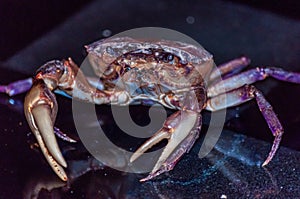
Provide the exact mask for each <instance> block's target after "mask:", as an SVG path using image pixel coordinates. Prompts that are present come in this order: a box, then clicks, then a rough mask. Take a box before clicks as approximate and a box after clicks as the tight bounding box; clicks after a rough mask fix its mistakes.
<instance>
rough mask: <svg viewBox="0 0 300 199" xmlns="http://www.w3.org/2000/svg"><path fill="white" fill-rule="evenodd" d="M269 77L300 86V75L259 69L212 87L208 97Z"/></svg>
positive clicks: (278, 69)
mask: <svg viewBox="0 0 300 199" xmlns="http://www.w3.org/2000/svg"><path fill="white" fill-rule="evenodd" d="M269 76H271V77H273V78H275V79H278V80H282V81H286V82H292V83H298V84H300V73H295V72H289V71H285V70H283V69H281V68H260V67H257V68H255V69H251V70H248V71H245V72H243V73H240V74H238V75H235V76H232V77H230V78H228V79H225V80H223V81H220V82H217V83H215V84H213V85H210V86H209V89H208V97H213V96H217V95H219V94H221V93H224V90H225V91H231V90H234V89H236V88H240V87H242V86H243V85H245V84H249V85H250V84H252V83H254V82H256V81H260V80H264V79H265V78H267V77H269Z"/></svg>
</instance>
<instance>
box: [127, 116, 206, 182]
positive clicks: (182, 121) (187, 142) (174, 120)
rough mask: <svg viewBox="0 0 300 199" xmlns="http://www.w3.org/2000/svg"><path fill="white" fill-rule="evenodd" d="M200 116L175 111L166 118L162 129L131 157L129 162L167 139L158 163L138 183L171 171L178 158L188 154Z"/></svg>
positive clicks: (196, 132) (197, 129) (197, 130)
mask: <svg viewBox="0 0 300 199" xmlns="http://www.w3.org/2000/svg"><path fill="white" fill-rule="evenodd" d="M200 117H201V116H200V115H199V114H198V113H196V112H192V111H177V112H175V113H174V114H172V115H171V116H170V117H168V118H167V120H166V121H165V123H164V125H163V127H162V128H161V129H160V130H159V131H158V132H157V133H155V134H154V135H153V136H152V137H151V138H150V139H149V140H147V141H146V142H145V143H144V144H143V145H142V146H140V148H139V149H138V150H137V151H136V152H135V153H134V154H133V155H132V156H131V158H130V162H133V161H134V160H136V159H137V158H138V157H140V156H141V155H142V154H143V153H144V152H146V151H147V150H148V149H150V148H151V147H152V146H154V145H155V144H157V143H159V142H160V141H161V140H163V139H168V144H167V145H166V147H165V148H164V150H163V152H162V154H161V155H160V157H159V159H158V161H157V162H156V164H155V166H154V168H153V170H152V171H151V172H150V174H149V175H148V176H147V177H146V178H144V179H141V180H140V181H146V180H150V179H152V178H154V177H155V176H158V175H160V174H161V173H164V172H166V171H169V170H172V169H173V167H174V166H175V165H176V163H177V161H178V160H179V159H180V157H181V156H182V155H183V154H184V153H186V152H188V151H189V150H190V148H191V146H192V145H193V143H194V142H195V140H196V139H197V138H198V135H199V128H200V126H201V118H200Z"/></svg>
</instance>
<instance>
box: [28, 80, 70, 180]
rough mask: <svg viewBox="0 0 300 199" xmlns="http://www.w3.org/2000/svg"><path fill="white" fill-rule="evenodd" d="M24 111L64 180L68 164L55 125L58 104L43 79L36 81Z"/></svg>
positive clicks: (39, 141) (37, 137)
mask: <svg viewBox="0 0 300 199" xmlns="http://www.w3.org/2000/svg"><path fill="white" fill-rule="evenodd" d="M24 111H25V116H26V119H27V121H28V123H29V126H30V128H31V130H32V132H33V134H34V135H35V137H36V139H37V141H38V144H39V146H40V148H41V150H42V152H43V154H44V156H45V157H46V159H47V161H48V162H49V164H50V165H51V167H52V169H53V170H54V171H55V173H56V174H57V175H58V176H59V177H60V178H61V179H62V180H63V181H66V180H67V175H66V173H65V171H64V169H63V167H67V163H66V161H65V159H64V158H63V156H62V154H61V151H60V149H59V147H58V144H57V141H56V138H55V135H54V130H53V128H54V126H53V123H54V121H55V118H56V114H57V102H56V99H55V96H54V94H53V93H52V92H51V90H50V89H49V88H48V86H47V85H46V84H45V82H44V81H43V80H42V79H36V80H35V82H34V83H33V86H32V88H31V90H30V91H29V92H28V93H27V95H26V97H25V103H24Z"/></svg>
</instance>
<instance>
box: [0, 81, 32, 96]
mask: <svg viewBox="0 0 300 199" xmlns="http://www.w3.org/2000/svg"><path fill="white" fill-rule="evenodd" d="M31 86H32V78H27V79H23V80H18V81H15V82H12V83H10V84H8V85H0V93H6V94H8V95H9V96H14V95H17V94H20V93H25V92H27V91H28V90H29V89H30V88H31Z"/></svg>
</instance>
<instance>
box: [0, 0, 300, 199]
mask: <svg viewBox="0 0 300 199" xmlns="http://www.w3.org/2000/svg"><path fill="white" fill-rule="evenodd" d="M145 5H147V6H146V7H145ZM124 8H130V9H129V10H130V12H125V11H124ZM112 10H113V11H114V12H112ZM144 10H147V13H148V14H147V15H144V14H145V12H142V11H144ZM115 13H122V18H121V19H120V17H119V16H118V17H116V14H115ZM137 16H139V17H138V18H137ZM298 23H299V22H298ZM298 23H297V21H295V20H289V19H286V18H282V17H278V16H273V15H270V13H265V12H260V11H257V10H254V9H250V8H245V7H242V6H236V5H234V4H232V3H225V2H223V1H209V2H206V3H202V2H201V1H199V2H196V1H188V3H169V2H168V1H161V3H157V4H154V3H152V1H147V3H146V4H140V3H123V4H120V3H119V2H117V1H109V2H108V1H107V2H106V1H101V2H96V3H94V4H91V5H90V6H88V7H86V8H85V9H83V10H82V11H81V12H80V13H78V15H76V16H75V17H74V18H71V19H70V20H67V21H66V22H65V23H64V24H63V25H58V28H57V29H56V30H55V31H53V32H51V33H49V34H47V35H45V36H44V37H42V38H40V39H38V40H37V41H36V42H34V43H33V45H31V46H29V47H28V48H26V49H24V50H23V51H20V52H18V53H17V52H16V55H15V56H13V57H11V58H10V59H8V60H7V62H6V64H2V65H1V66H0V79H1V84H5V83H9V82H11V81H13V80H17V79H19V78H26V77H28V75H31V74H33V73H34V71H35V68H37V67H38V66H39V65H41V64H43V63H44V62H45V61H49V60H51V59H53V58H59V59H60V58H66V57H68V56H72V57H73V58H74V59H75V60H76V62H78V63H80V60H83V58H84V55H85V54H84V53H83V52H82V46H83V45H85V44H88V43H90V42H91V41H94V40H97V39H99V38H101V37H105V35H107V34H109V33H110V32H112V34H115V33H118V32H120V31H123V30H127V29H129V28H135V27H142V26H161V27H168V28H172V29H176V30H178V31H181V32H183V33H186V34H188V35H189V36H191V37H193V38H194V39H195V40H197V41H198V42H200V43H201V44H202V45H203V46H204V47H205V48H206V49H207V50H208V51H210V52H211V53H213V54H214V56H215V61H216V62H217V63H221V62H225V61H228V60H230V59H233V58H235V57H237V56H239V55H241V54H245V55H247V56H249V57H250V58H251V59H252V63H253V64H252V66H253V67H254V66H256V65H270V66H280V67H283V68H284V69H286V70H293V71H300V66H299V46H300V45H299V33H300V31H299V30H300V28H299V26H298V25H297V24H298ZM104 33H105V34H104ZM45 46H47V47H45ZM7 68H10V70H7ZM12 70H14V71H22V72H23V73H24V74H20V73H18V72H12ZM25 74H26V75H25ZM256 85H257V87H258V88H260V89H261V90H262V91H263V92H264V93H265V94H266V98H267V99H268V100H269V101H270V103H271V104H272V105H273V107H274V109H275V111H276V113H277V114H278V117H279V119H280V120H281V122H282V124H283V126H284V129H285V134H284V136H283V140H282V145H281V148H280V149H279V151H278V153H277V155H276V156H275V158H274V159H273V161H272V162H271V163H270V164H269V165H268V166H267V167H266V168H261V167H260V166H259V165H260V164H261V162H262V161H264V159H265V158H266V157H267V154H268V152H269V149H270V147H271V142H272V140H273V137H272V135H271V133H270V131H269V129H268V127H267V125H266V123H265V121H264V119H263V117H262V116H261V114H260V113H259V110H258V109H257V106H256V104H255V103H254V102H249V103H247V104H246V105H243V106H241V107H239V108H232V109H230V110H228V112H227V115H228V117H227V123H226V125H225V128H224V131H223V133H222V136H221V138H220V140H219V142H218V144H217V146H216V147H215V149H214V150H213V151H212V152H211V153H210V154H209V155H208V156H207V157H206V158H204V159H199V158H198V152H199V149H200V147H201V142H202V139H203V137H201V139H199V140H198V141H197V142H196V143H195V145H194V147H193V148H192V151H191V152H190V153H189V154H187V155H185V156H184V157H183V159H182V160H181V161H180V162H179V163H178V165H177V166H176V167H175V168H174V170H173V171H171V172H169V173H167V174H163V175H161V176H159V177H158V178H156V179H154V180H152V181H149V182H145V183H140V182H139V179H141V178H142V177H145V175H142V174H139V175H137V174H128V173H123V172H120V171H116V170H112V169H110V168H107V167H105V166H104V165H102V164H101V163H99V162H98V161H96V160H95V159H93V158H92V157H91V156H90V155H89V153H88V152H87V151H86V150H85V148H84V147H83V146H82V144H81V143H80V142H79V143H77V144H69V143H66V142H64V141H61V140H60V141H59V145H60V146H61V148H62V149H63V155H64V156H65V157H66V159H67V161H68V164H69V167H68V169H67V173H68V175H69V176H70V179H71V180H70V182H68V183H67V184H65V183H63V182H61V181H60V180H59V179H58V178H57V176H55V174H54V173H53V172H52V170H51V168H50V167H49V165H48V164H47V162H46V161H45V159H44V157H43V155H42V154H41V152H40V150H39V148H38V147H37V146H36V144H35V143H36V140H35V138H34V136H33V135H32V134H31V133H30V130H29V127H28V125H27V124H26V121H25V117H24V115H23V107H22V102H23V99H24V95H20V96H16V97H13V98H9V97H8V96H6V95H2V94H1V95H0V140H1V141H0V153H1V161H0V198H109V197H110V198H226V197H228V198H298V197H300V164H299V163H300V152H299V151H300V137H299V132H300V125H299V124H300V114H299V113H300V106H299V97H300V96H299V93H300V86H299V85H294V84H290V83H282V82H279V81H274V80H270V79H269V80H266V81H264V82H261V83H258V84H256ZM58 104H59V107H63V108H59V112H58V118H57V122H56V126H57V127H59V128H60V129H61V130H63V131H64V132H66V133H68V135H70V136H72V137H73V138H78V136H77V134H76V129H75V127H74V124H73V118H72V110H71V101H70V100H69V99H65V98H63V97H61V96H59V97H58ZM130 110H131V112H132V113H133V114H132V115H134V117H135V120H134V121H136V122H139V123H141V124H143V123H145V121H146V122H147V120H148V118H145V115H147V113H148V112H147V111H148V109H147V108H142V107H133V108H131V109H130ZM97 113H98V119H99V121H100V123H101V124H102V126H103V128H104V129H106V133H107V135H109V137H110V138H111V139H113V140H114V142H115V143H116V144H119V145H120V146H123V147H128V145H132V143H134V145H136V146H135V147H138V146H139V145H140V144H142V143H143V140H142V139H141V140H136V139H129V138H128V137H123V136H122V132H121V130H120V129H119V128H118V127H117V126H116V125H115V124H114V122H113V121H114V120H113V118H112V115H111V108H110V106H99V107H97ZM82 117H86V116H82ZM207 118H209V114H208V113H204V121H206V123H207V120H208V119H207ZM92 126H93V124H91V131H93V127H92ZM206 129H207V126H204V127H203V130H202V132H201V135H202V136H204V134H205V132H206ZM251 137H256V138H258V139H254V138H251ZM262 140H265V141H266V142H265V141H262ZM112 159H113V160H116V162H121V163H122V157H119V156H118V154H116V156H112Z"/></svg>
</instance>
